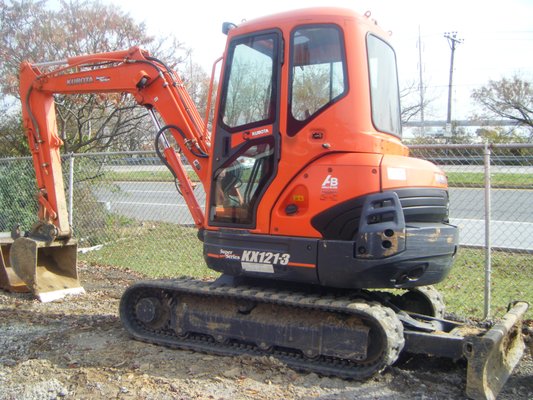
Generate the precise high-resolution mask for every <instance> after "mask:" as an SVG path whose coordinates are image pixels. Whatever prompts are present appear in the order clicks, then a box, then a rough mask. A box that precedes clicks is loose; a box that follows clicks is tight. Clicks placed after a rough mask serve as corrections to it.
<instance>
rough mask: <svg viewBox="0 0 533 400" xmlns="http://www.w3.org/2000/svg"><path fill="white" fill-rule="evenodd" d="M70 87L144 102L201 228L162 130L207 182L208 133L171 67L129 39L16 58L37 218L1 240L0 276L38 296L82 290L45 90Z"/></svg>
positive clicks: (199, 214) (182, 173)
mask: <svg viewBox="0 0 533 400" xmlns="http://www.w3.org/2000/svg"><path fill="white" fill-rule="evenodd" d="M72 93H121V94H122V93H125V94H129V95H132V96H133V97H134V98H135V100H136V101H137V102H138V103H139V104H140V105H143V106H144V107H146V108H147V109H148V112H149V113H150V114H151V116H152V118H153V121H154V123H155V124H156V127H157V128H158V133H157V135H156V138H157V142H158V149H157V151H158V153H159V154H161V157H162V160H163V162H164V163H165V164H166V165H167V166H168V167H169V169H170V171H171V172H172V173H173V175H174V177H175V178H176V179H177V181H178V182H179V186H180V190H181V193H182V195H183V196H184V198H185V201H186V203H187V205H188V207H189V210H190V212H191V215H192V217H193V219H194V222H195V224H196V226H197V227H198V228H202V227H203V225H204V221H205V216H204V213H203V209H202V207H201V206H200V205H199V203H198V200H197V199H196V197H195V195H194V192H193V187H192V183H191V180H190V178H189V176H188V175H187V172H186V170H185V167H184V165H183V162H182V160H181V158H180V156H179V155H178V154H177V152H176V150H175V149H174V147H172V146H171V145H170V144H169V140H168V139H167V137H166V135H165V133H170V134H171V135H172V137H173V138H174V140H175V141H176V143H177V144H178V146H179V147H180V148H181V149H182V150H183V155H184V157H186V158H187V160H188V162H189V164H190V165H192V166H193V169H194V171H195V172H196V174H197V175H198V178H199V180H200V181H201V182H202V183H203V184H204V185H208V184H209V182H208V177H209V174H208V172H207V166H208V159H209V151H210V134H209V132H207V130H206V129H205V123H204V121H202V119H201V118H200V115H199V114H198V112H197V110H196V108H195V106H194V104H193V102H192V100H191V98H190V96H189V95H188V93H187V92H186V90H185V89H184V85H183V82H182V81H181V80H180V78H179V77H178V76H177V74H176V73H175V72H174V71H173V70H171V69H170V68H168V67H167V66H166V65H164V64H163V63H162V62H160V61H158V60H157V59H155V58H153V57H151V56H150V55H149V54H148V53H147V52H146V51H143V50H141V49H139V48H137V47H134V48H131V49H129V50H127V51H116V52H110V53H101V54H93V55H88V56H80V57H72V58H69V59H67V60H62V61H54V62H44V63H37V64H31V63H28V62H25V63H22V65H21V72H20V95H21V99H22V115H23V119H24V126H25V128H26V135H27V139H28V143H29V146H30V150H31V153H32V157H33V165H34V168H35V173H36V180H37V187H38V191H37V199H38V203H39V215H38V217H39V222H38V223H36V224H35V225H34V226H33V227H32V228H31V230H30V231H29V232H27V233H26V235H25V236H26V237H14V238H13V239H14V241H13V242H12V243H11V242H10V241H7V240H4V244H3V248H4V252H5V253H6V254H7V253H9V261H3V263H4V264H5V265H4V266H3V268H2V271H3V279H2V281H3V282H5V284H4V285H3V286H4V287H6V288H8V289H12V290H15V289H18V288H20V287H22V286H23V285H22V284H21V282H24V284H25V286H26V288H29V289H30V290H31V291H32V292H33V293H35V294H36V295H37V297H38V298H39V299H41V300H43V301H48V300H53V299H55V298H57V297H61V296H63V295H65V294H69V293H81V292H83V289H82V288H81V285H80V283H79V280H78V276H77V270H76V263H77V256H76V250H77V243H76V241H75V240H74V239H73V238H71V235H72V232H71V227H70V226H69V222H68V221H69V220H68V211H67V204H66V200H65V190H64V184H63V175H62V168H61V157H60V151H59V150H60V148H61V146H62V144H63V140H62V139H61V138H60V137H59V135H58V130H57V122H56V116H55V103H54V97H53V96H54V94H72ZM154 110H155V111H157V112H158V113H159V115H160V117H161V119H162V120H163V121H164V122H165V125H164V126H160V123H159V121H160V120H159V119H158V117H157V116H156V115H155V111H154ZM160 147H161V148H162V150H160ZM2 259H6V260H7V258H6V257H2ZM8 265H9V266H8Z"/></svg>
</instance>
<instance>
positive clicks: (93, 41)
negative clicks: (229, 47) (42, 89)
mask: <svg viewBox="0 0 533 400" xmlns="http://www.w3.org/2000/svg"><path fill="white" fill-rule="evenodd" d="M132 46H141V47H144V48H146V49H148V50H149V51H150V52H151V53H152V54H154V55H156V56H157V57H158V58H160V59H163V60H165V62H167V63H168V65H169V66H170V67H172V68H176V67H177V66H178V65H180V64H181V63H182V62H183V60H184V59H185V58H186V57H187V56H188V54H189V50H188V49H186V48H185V47H184V46H183V44H182V43H180V42H178V41H177V40H176V38H174V37H169V38H165V39H162V38H158V39H156V38H154V37H151V36H149V35H148V33H147V31H146V27H145V25H144V24H143V23H137V22H136V21H134V20H133V19H132V17H130V15H129V14H127V13H125V12H123V11H122V10H120V9H118V8H117V7H116V6H111V5H105V4H102V3H100V2H99V1H98V0H85V1H80V0H70V1H65V0H61V1H60V3H59V7H58V9H57V10H52V9H49V8H47V2H46V1H43V0H37V1H36V0H20V1H17V0H10V1H9V0H0V60H1V63H0V73H1V74H2V76H3V77H4V79H3V80H2V81H0V92H1V93H3V94H4V95H8V96H12V97H14V98H18V69H19V65H20V63H21V62H22V61H23V60H29V61H31V62H38V61H47V60H59V59H65V58H67V57H71V56H74V55H80V54H90V53H100V52H108V51H115V50H123V49H128V48H130V47H132ZM56 100H57V112H58V128H59V132H60V135H61V137H62V139H63V140H64V142H65V149H66V150H67V151H75V152H79V151H88V150H103V149H107V148H112V149H117V150H132V149H138V148H142V147H143V145H144V144H145V143H146V141H147V140H148V139H147V135H146V132H147V131H151V130H153V128H152V126H151V124H150V122H149V119H148V118H145V115H146V112H145V111H144V110H143V109H142V108H140V107H136V106H135V102H134V100H133V99H131V98H129V97H123V96H120V95H117V96H108V97H106V98H104V99H102V98H101V96H95V95H76V96H56ZM1 119H2V117H1V116H0V128H1V127H2V125H3V123H2V120H1ZM21 137H22V134H21ZM150 140H151V139H150Z"/></svg>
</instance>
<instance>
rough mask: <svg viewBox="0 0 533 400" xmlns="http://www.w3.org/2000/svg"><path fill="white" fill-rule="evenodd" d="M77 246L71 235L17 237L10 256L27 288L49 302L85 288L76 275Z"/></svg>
mask: <svg viewBox="0 0 533 400" xmlns="http://www.w3.org/2000/svg"><path fill="white" fill-rule="evenodd" d="M77 247H78V245H77V243H76V241H75V240H72V239H70V240H68V241H66V242H60V241H54V242H44V241H40V240H35V239H32V238H29V237H20V238H17V239H15V240H14V241H13V244H12V245H11V249H10V255H9V258H10V263H11V266H12V268H13V270H14V272H15V273H16V275H17V276H18V277H19V278H20V279H21V280H22V281H23V282H25V283H26V286H27V287H28V288H29V290H31V292H32V293H33V294H34V295H35V296H36V297H37V298H38V299H39V300H40V301H42V302H48V301H53V300H57V299H59V298H62V297H64V296H66V295H68V294H81V293H84V292H85V290H84V289H83V288H82V287H81V285H80V281H79V279H78V269H77Z"/></svg>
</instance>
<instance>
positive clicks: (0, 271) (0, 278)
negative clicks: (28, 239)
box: [0, 233, 29, 293]
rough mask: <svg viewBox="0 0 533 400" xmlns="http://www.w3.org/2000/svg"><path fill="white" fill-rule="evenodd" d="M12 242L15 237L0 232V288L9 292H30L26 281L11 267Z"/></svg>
mask: <svg viewBox="0 0 533 400" xmlns="http://www.w3.org/2000/svg"><path fill="white" fill-rule="evenodd" d="M12 244H13V239H11V236H10V234H9V233H5V234H4V233H0V289H3V290H7V291H9V292H22V293H24V292H29V289H28V287H27V286H26V284H25V283H24V281H23V280H22V279H20V278H19V277H18V275H17V274H16V273H15V271H14V270H13V268H11V263H10V262H9V253H10V249H11V245H12Z"/></svg>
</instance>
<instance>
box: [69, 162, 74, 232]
mask: <svg viewBox="0 0 533 400" xmlns="http://www.w3.org/2000/svg"><path fill="white" fill-rule="evenodd" d="M73 204H74V153H70V154H69V171H68V224H69V225H70V228H71V229H72V228H73V226H72V216H73Z"/></svg>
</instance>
